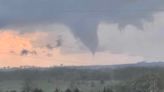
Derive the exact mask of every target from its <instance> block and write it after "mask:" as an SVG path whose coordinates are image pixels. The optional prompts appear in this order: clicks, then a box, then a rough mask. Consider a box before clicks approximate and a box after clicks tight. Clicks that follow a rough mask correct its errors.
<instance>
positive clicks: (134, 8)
mask: <svg viewBox="0 0 164 92" xmlns="http://www.w3.org/2000/svg"><path fill="white" fill-rule="evenodd" d="M163 8H164V0H0V27H1V28H10V27H16V28H19V27H21V26H27V27H30V26H31V25H44V24H51V23H61V24H63V25H66V26H68V27H70V29H71V32H72V33H73V35H74V36H75V37H77V38H79V40H80V41H81V42H82V43H83V44H84V45H85V46H86V47H87V48H88V49H89V50H90V51H91V52H92V53H93V54H94V53H95V52H96V50H97V47H98V45H99V40H98V36H97V28H98V25H99V24H100V22H106V23H110V24H117V25H118V27H119V28H120V30H122V29H124V28H125V27H126V26H127V25H133V26H135V27H137V28H138V29H143V21H148V22H152V21H153V15H154V14H155V13H157V12H160V11H163ZM26 31H27V30H26Z"/></svg>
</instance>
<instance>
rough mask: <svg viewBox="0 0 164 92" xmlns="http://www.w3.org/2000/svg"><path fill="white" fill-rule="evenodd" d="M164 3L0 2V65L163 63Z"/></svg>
mask: <svg viewBox="0 0 164 92" xmlns="http://www.w3.org/2000/svg"><path fill="white" fill-rule="evenodd" d="M163 29H164V1H163V0H0V30H1V31H0V45H1V47H0V54H1V55H0V64H1V65H0V66H20V65H34V66H53V65H60V64H65V65H106V64H124V63H136V62H140V61H143V60H147V61H163V60H164V48H163V47H164V40H163V39H164V36H163V34H164V31H163Z"/></svg>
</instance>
